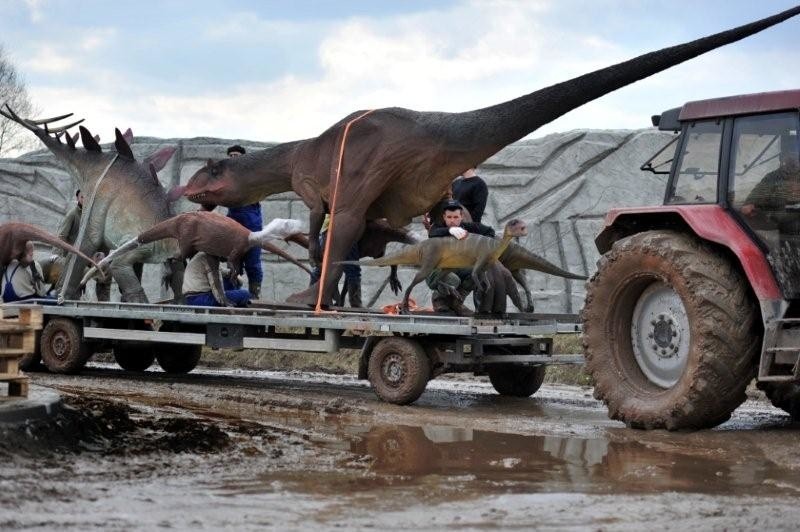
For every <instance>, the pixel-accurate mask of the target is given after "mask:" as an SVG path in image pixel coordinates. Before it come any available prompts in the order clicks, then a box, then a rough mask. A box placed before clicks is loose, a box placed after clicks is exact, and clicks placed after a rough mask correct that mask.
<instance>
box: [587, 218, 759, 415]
mask: <svg viewBox="0 0 800 532" xmlns="http://www.w3.org/2000/svg"><path fill="white" fill-rule="evenodd" d="M757 315H758V314H757V310H756V307H755V304H754V303H753V301H752V299H751V297H750V296H749V293H748V290H747V285H746V281H745V279H744V278H743V277H742V275H741V274H740V273H739V272H738V271H737V270H736V269H735V268H733V267H732V265H731V264H730V263H729V262H728V260H726V259H725V258H723V257H721V256H720V255H719V254H718V253H715V251H714V250H713V249H711V248H710V247H708V246H707V245H705V244H703V243H702V242H700V241H699V240H697V239H696V238H694V237H692V236H690V235H685V234H682V233H678V232H675V231H647V232H643V233H639V234H636V235H633V236H630V237H627V238H624V239H622V240H619V241H618V242H616V243H615V244H614V246H613V248H612V249H611V250H610V251H609V252H608V253H606V254H605V255H604V256H603V257H601V258H600V261H599V262H598V269H597V273H596V274H595V275H594V276H593V277H592V279H591V280H590V281H589V283H588V286H587V293H586V304H585V306H584V309H583V313H582V319H583V345H584V350H585V353H586V367H587V370H588V372H589V373H590V374H591V376H592V378H593V379H594V383H595V389H594V390H595V391H594V395H595V397H596V398H597V399H602V400H603V401H604V402H605V403H606V405H607V406H608V410H609V416H610V417H611V418H613V419H618V420H621V421H624V422H625V423H626V424H628V425H629V426H632V427H636V428H645V429H655V428H666V429H670V430H676V429H698V428H705V427H713V426H715V425H718V424H720V423H722V422H724V421H726V420H727V419H728V418H730V415H731V413H732V412H733V410H734V409H736V407H737V406H739V405H740V404H741V403H742V402H743V401H744V400H745V389H746V388H747V385H748V383H749V382H750V381H751V380H752V378H753V376H754V375H755V370H756V361H757V358H756V357H757V354H758V349H759V345H760V344H759V341H760V339H759V334H758V329H757V319H756V318H757Z"/></svg>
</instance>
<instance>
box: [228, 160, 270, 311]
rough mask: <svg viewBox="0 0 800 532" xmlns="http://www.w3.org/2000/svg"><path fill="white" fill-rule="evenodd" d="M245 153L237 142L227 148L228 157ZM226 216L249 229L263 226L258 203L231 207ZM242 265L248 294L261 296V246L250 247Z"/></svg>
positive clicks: (262, 272)
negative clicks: (245, 275)
mask: <svg viewBox="0 0 800 532" xmlns="http://www.w3.org/2000/svg"><path fill="white" fill-rule="evenodd" d="M245 153H246V152H245V149H244V148H243V147H241V146H239V145H238V144H236V145H233V146H231V147H230V148H228V157H238V156H240V155H244V154H245ZM228 218H231V219H233V220H236V221H237V222H239V223H240V224H242V225H243V226H245V227H246V228H248V229H249V230H250V231H261V230H262V229H263V228H264V219H263V218H262V217H261V204H260V203H253V204H252V205H245V206H244V207H231V208H229V209H228ZM242 266H243V267H244V271H245V273H247V282H248V289H249V291H250V295H251V296H252V298H253V299H258V298H259V297H261V281H262V280H263V279H264V271H263V269H262V268H261V248H260V247H258V246H254V247H252V248H250V250H249V251H248V252H247V253H245V255H244V258H243V259H242Z"/></svg>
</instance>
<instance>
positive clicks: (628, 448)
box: [217, 425, 800, 497]
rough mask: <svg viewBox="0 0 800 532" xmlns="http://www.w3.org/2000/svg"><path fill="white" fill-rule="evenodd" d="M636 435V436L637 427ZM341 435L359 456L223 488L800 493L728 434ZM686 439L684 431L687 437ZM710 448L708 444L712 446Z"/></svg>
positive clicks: (784, 472) (404, 429)
mask: <svg viewBox="0 0 800 532" xmlns="http://www.w3.org/2000/svg"><path fill="white" fill-rule="evenodd" d="M634 434H636V433H634ZM337 436H338V439H336V440H334V441H327V442H318V444H319V445H321V446H323V447H325V448H328V449H331V450H336V451H345V452H346V453H347V454H348V455H349V456H350V458H349V459H347V460H344V461H342V463H340V464H338V468H337V467H332V468H330V469H329V470H326V471H319V472H317V474H316V475H313V478H309V475H308V472H305V473H301V474H297V473H288V474H287V473H284V474H278V475H275V474H267V475H263V476H259V477H258V478H250V479H246V480H245V479H241V480H229V481H227V482H226V483H225V485H224V486H217V488H218V489H220V490H221V491H222V492H224V493H227V494H235V493H242V492H247V493H251V494H252V493H255V492H259V491H262V492H271V491H275V490H282V489H288V490H295V491H300V492H310V493H331V492H339V493H342V492H345V493H358V492H368V491H370V490H374V489H376V488H383V487H388V486H391V487H398V486H407V487H413V486H425V489H428V488H434V487H435V488H437V489H441V488H444V487H446V488H448V489H449V490H450V489H458V490H460V492H461V495H462V496H465V497H470V494H474V495H476V496H477V495H488V494H490V493H587V494H611V493H615V494H620V493H622V494H647V493H660V492H665V491H675V492H690V493H705V494H715V495H750V494H753V493H758V494H760V495H769V494H776V495H777V494H782V495H797V494H798V493H800V481H798V477H797V475H795V474H793V471H792V470H790V469H786V468H785V467H780V466H779V465H777V464H776V463H774V462H773V461H771V460H769V459H768V457H766V456H765V455H764V454H763V452H762V451H761V450H760V448H750V446H748V445H746V444H745V445H742V444H741V442H740V441H739V440H736V439H734V438H729V439H727V440H725V441H726V442H727V443H726V445H728V444H729V445H731V446H733V448H731V449H726V448H725V447H719V445H718V444H719V443H720V442H719V441H714V440H712V442H713V443H714V444H715V445H716V446H714V445H712V446H708V445H701V446H698V445H697V442H696V441H695V442H693V441H692V439H693V438H694V436H693V435H691V434H688V435H683V436H682V435H677V436H676V435H670V434H662V437H661V438H659V439H656V440H654V441H653V442H650V443H643V442H639V441H623V442H618V441H611V440H609V439H602V438H578V437H575V438H572V437H559V436H526V435H518V434H506V433H500V432H491V431H483V430H473V429H468V428H459V427H448V426H425V427H411V426H390V425H382V426H375V427H357V426H345V427H340V432H339V433H338V435H337ZM684 436H685V437H684ZM705 443H706V444H707V443H709V442H707V441H706V442H705Z"/></svg>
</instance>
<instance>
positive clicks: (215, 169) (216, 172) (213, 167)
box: [211, 166, 219, 177]
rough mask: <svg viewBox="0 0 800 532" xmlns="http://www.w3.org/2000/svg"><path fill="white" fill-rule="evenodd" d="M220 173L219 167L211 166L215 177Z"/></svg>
mask: <svg viewBox="0 0 800 532" xmlns="http://www.w3.org/2000/svg"><path fill="white" fill-rule="evenodd" d="M218 173H219V168H217V167H216V166H212V167H211V175H212V176H213V177H217V174H218Z"/></svg>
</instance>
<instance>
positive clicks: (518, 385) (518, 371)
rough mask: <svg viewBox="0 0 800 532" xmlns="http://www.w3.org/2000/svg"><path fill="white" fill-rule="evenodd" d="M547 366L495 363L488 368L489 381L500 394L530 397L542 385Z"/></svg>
mask: <svg viewBox="0 0 800 532" xmlns="http://www.w3.org/2000/svg"><path fill="white" fill-rule="evenodd" d="M546 372H547V367H546V366H502V365H493V366H490V367H489V369H488V370H487V373H488V374H489V381H491V383H492V386H494V389H495V390H496V391H497V393H499V394H500V395H507V396H509V397H530V396H531V395H533V394H535V393H536V391H537V390H538V389H539V388H541V387H542V383H543V382H544V375H545V373H546Z"/></svg>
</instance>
